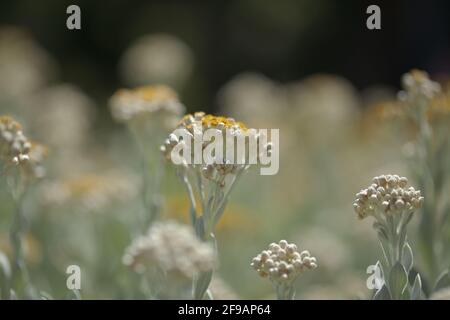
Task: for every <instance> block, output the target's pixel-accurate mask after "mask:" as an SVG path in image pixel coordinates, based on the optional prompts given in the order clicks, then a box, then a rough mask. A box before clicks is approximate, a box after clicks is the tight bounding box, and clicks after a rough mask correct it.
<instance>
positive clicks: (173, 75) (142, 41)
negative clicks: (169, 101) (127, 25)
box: [119, 34, 194, 90]
mask: <svg viewBox="0 0 450 320" xmlns="http://www.w3.org/2000/svg"><path fill="white" fill-rule="evenodd" d="M193 60H194V58H193V54H192V51H191V48H189V46H187V45H186V44H185V43H184V42H183V41H182V40H181V39H178V38H177V37H175V36H173V35H170V34H149V35H144V36H142V37H140V38H138V39H137V40H136V41H134V42H133V43H132V44H131V45H130V47H129V48H127V50H126V51H125V52H124V54H123V56H122V57H121V59H120V66H119V67H120V73H121V76H122V78H123V80H124V81H125V83H127V84H128V85H131V86H142V85H146V84H149V83H161V84H165V85H168V86H171V87H173V88H175V89H176V90H181V89H183V87H184V86H185V85H186V84H187V82H188V80H189V78H190V76H191V74H192V70H193V64H194V62H193Z"/></svg>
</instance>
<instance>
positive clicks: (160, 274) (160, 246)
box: [123, 221, 216, 299]
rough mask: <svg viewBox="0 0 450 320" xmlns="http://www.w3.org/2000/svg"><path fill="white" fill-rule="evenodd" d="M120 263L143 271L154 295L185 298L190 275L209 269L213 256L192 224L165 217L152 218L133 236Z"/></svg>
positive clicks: (212, 265) (187, 296)
mask: <svg viewBox="0 0 450 320" xmlns="http://www.w3.org/2000/svg"><path fill="white" fill-rule="evenodd" d="M123 263H124V264H125V265H127V266H129V267H132V268H133V269H134V270H135V271H136V272H139V273H142V274H145V276H146V277H147V279H149V281H150V283H151V285H152V288H149V289H150V290H153V292H152V295H153V296H154V297H158V298H171V299H174V298H184V299H186V298H190V297H191V295H192V293H191V283H192V280H193V278H194V277H195V276H196V275H197V274H199V273H203V272H210V271H211V270H213V268H214V267H215V263H216V257H215V253H214V250H213V247H212V246H211V245H210V244H208V243H205V242H202V241H200V240H199V239H198V238H197V237H196V235H195V232H194V230H193V229H192V227H190V226H187V225H182V224H179V223H176V222H174V221H165V222H155V223H154V224H152V226H151V227H150V229H149V230H148V232H147V233H146V234H145V235H142V236H140V237H138V238H137V239H135V240H134V241H133V243H132V244H131V245H130V246H129V247H128V248H127V249H126V252H125V254H124V256H123ZM157 284H158V285H157ZM155 287H159V290H158V289H157V290H155ZM155 291H156V292H155Z"/></svg>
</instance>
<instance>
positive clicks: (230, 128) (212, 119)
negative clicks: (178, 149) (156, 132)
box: [161, 112, 272, 180]
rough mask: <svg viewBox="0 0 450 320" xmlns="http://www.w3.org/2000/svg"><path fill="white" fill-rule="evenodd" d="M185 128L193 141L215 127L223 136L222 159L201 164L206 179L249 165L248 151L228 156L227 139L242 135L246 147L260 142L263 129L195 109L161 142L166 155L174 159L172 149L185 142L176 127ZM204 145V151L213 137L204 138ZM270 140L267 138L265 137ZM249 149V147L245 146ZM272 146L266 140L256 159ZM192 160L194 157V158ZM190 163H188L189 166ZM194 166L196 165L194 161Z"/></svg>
mask: <svg viewBox="0 0 450 320" xmlns="http://www.w3.org/2000/svg"><path fill="white" fill-rule="evenodd" d="M179 129H183V130H185V133H186V134H187V136H188V137H189V138H191V141H193V139H195V137H196V135H197V134H203V133H204V132H205V131H206V130H215V131H216V134H217V135H218V136H221V137H222V142H223V158H222V159H218V158H215V159H212V161H209V162H206V161H205V159H203V161H202V164H201V172H202V174H203V176H204V177H205V178H206V179H210V180H220V178H223V177H225V176H227V175H229V174H235V173H237V172H238V171H240V170H243V169H247V168H248V165H249V161H248V159H249V158H250V155H249V153H248V152H247V151H246V152H245V153H244V154H241V155H240V156H241V157H242V159H239V161H238V159H237V155H235V154H236V152H233V159H231V158H228V154H229V153H228V152H227V149H226V148H227V147H228V144H227V141H226V139H234V141H239V138H243V139H244V141H245V147H247V146H248V145H249V143H250V141H251V140H253V142H254V143H255V145H256V146H259V143H260V141H259V139H261V137H262V135H261V133H260V132H258V131H257V130H254V129H249V128H247V127H246V125H245V124H244V123H242V122H240V121H236V120H235V119H233V118H227V117H222V116H214V115H211V114H205V113H204V112H196V113H194V114H193V115H192V114H188V115H186V116H184V117H183V119H182V120H181V121H180V123H179V124H178V126H177V128H176V129H175V130H174V132H172V133H171V134H170V135H169V137H168V138H167V139H166V140H165V142H164V144H163V145H162V146H161V152H162V153H163V154H164V156H165V157H166V159H168V160H171V157H172V150H173V148H174V147H175V146H176V145H178V144H183V143H185V142H184V141H183V140H182V138H181V139H180V138H179V137H178V136H177V135H176V134H175V131H177V130H179ZM201 139H202V141H201V143H202V146H201V151H202V152H203V150H204V149H205V148H206V147H207V146H208V145H209V144H210V143H211V140H207V141H206V139H203V138H201ZM265 141H267V139H266V140H265ZM233 148H234V151H236V146H235V145H234V144H233ZM246 150H249V148H246ZM271 150H272V143H271V142H267V143H266V144H265V145H264V146H263V148H262V150H259V151H257V152H259V153H258V154H257V155H256V162H259V159H260V155H261V154H262V153H265V154H268V155H270V153H271ZM194 151H195V149H194V148H192V147H191V154H189V155H187V156H188V157H190V158H191V159H194ZM191 163H193V161H191ZM187 165H188V164H186V166H187ZM193 166H195V165H193Z"/></svg>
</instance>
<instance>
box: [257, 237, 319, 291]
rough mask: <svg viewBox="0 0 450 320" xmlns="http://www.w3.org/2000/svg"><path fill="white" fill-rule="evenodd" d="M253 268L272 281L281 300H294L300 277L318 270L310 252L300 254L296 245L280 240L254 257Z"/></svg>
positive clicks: (305, 251)
mask: <svg viewBox="0 0 450 320" xmlns="http://www.w3.org/2000/svg"><path fill="white" fill-rule="evenodd" d="M251 266H252V267H253V269H255V270H256V272H258V274H259V275H260V276H261V277H263V278H269V279H270V281H271V282H272V285H273V287H274V289H275V291H276V294H277V298H278V299H279V300H293V299H294V298H295V286H294V283H295V281H296V280H297V278H298V276H300V274H302V273H303V272H305V271H306V270H311V269H315V268H317V261H316V258H315V257H313V256H311V254H310V253H309V251H307V250H304V251H302V252H299V251H298V248H297V246H296V245H295V244H293V243H288V242H287V241H286V240H280V241H279V242H278V243H271V244H270V245H269V248H268V249H266V250H263V251H262V252H261V253H259V254H258V255H257V256H256V257H254V258H253V260H252V262H251Z"/></svg>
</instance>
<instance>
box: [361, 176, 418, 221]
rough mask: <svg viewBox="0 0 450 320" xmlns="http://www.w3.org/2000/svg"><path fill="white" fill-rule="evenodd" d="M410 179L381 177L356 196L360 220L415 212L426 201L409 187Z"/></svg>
mask: <svg viewBox="0 0 450 320" xmlns="http://www.w3.org/2000/svg"><path fill="white" fill-rule="evenodd" d="M407 185H408V179H407V178H405V177H400V176H398V175H390V174H389V175H381V176H379V177H375V178H373V183H372V184H371V185H370V186H369V187H368V188H366V189H363V190H361V191H360V192H358V193H357V194H356V200H355V201H354V203H353V208H354V209H355V212H356V214H357V215H358V217H359V218H360V219H363V218H365V217H367V216H369V215H373V216H374V215H377V214H378V213H381V214H385V215H392V214H397V213H403V212H410V213H412V212H414V211H415V210H416V209H419V208H420V207H421V206H422V204H423V201H424V198H423V197H422V196H421V194H420V191H419V190H418V191H416V190H415V189H414V188H413V187H407Z"/></svg>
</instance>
